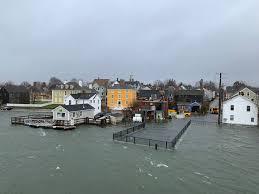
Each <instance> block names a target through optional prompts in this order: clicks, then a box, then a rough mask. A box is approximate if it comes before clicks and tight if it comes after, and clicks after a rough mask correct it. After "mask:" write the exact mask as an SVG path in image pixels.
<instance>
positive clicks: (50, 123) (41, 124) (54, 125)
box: [11, 115, 111, 130]
mask: <svg viewBox="0 0 259 194" xmlns="http://www.w3.org/2000/svg"><path fill="white" fill-rule="evenodd" d="M110 123H111V120H110V118H107V117H102V118H99V119H91V118H80V119H74V120H73V124H71V122H68V121H54V120H53V117H52V115H27V116H16V117H11V124H12V125H25V126H29V127H34V128H49V129H57V130H72V129H75V128H76V127H77V126H78V125H84V124H85V125H87V124H88V125H97V126H101V127H103V126H106V125H107V124H110Z"/></svg>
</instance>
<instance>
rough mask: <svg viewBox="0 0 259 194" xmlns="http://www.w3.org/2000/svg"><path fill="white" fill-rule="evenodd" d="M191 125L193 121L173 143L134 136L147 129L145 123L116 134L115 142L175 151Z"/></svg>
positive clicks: (181, 131)
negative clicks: (137, 132) (135, 133)
mask: <svg viewBox="0 0 259 194" xmlns="http://www.w3.org/2000/svg"><path fill="white" fill-rule="evenodd" d="M190 124H191V120H190V121H188V122H187V124H186V125H185V126H184V127H183V128H182V129H181V130H180V131H179V133H178V134H177V136H175V137H174V139H173V140H172V141H162V140H155V139H149V138H143V137H134V136H132V134H133V133H134V132H136V131H139V130H140V129H142V128H145V123H141V124H140V125H137V126H134V127H131V128H128V129H125V130H122V131H119V132H117V133H114V134H113V140H118V141H124V142H128V143H133V144H139V145H146V146H149V147H154V148H155V149H158V148H165V149H173V148H174V147H175V145H176V143H177V142H178V140H179V139H180V138H181V136H182V135H183V134H184V132H185V131H186V130H187V128H188V127H189V126H190Z"/></svg>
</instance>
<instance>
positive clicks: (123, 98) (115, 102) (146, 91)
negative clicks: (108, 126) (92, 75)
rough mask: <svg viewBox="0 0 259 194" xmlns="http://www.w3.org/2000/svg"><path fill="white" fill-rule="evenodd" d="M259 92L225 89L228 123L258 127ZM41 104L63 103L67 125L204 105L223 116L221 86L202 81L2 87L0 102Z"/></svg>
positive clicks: (166, 114)
mask: <svg viewBox="0 0 259 194" xmlns="http://www.w3.org/2000/svg"><path fill="white" fill-rule="evenodd" d="M233 86H234V85H233ZM258 93H259V90H258V89H256V88H252V87H243V88H239V89H238V90H237V89H235V88H234V89H233V87H228V88H227V89H226V90H225V91H224V103H223V106H222V110H223V111H222V122H223V123H230V124H245V125H258V105H259V97H258ZM37 102H52V104H55V105H58V106H57V108H55V109H54V110H53V114H55V115H54V118H55V119H58V120H60V121H61V122H63V121H66V120H73V119H77V118H85V117H86V116H87V117H88V118H93V117H94V116H95V115H97V114H100V113H102V112H112V113H114V114H118V113H120V114H123V115H124V116H128V115H127V113H128V112H131V113H141V114H142V116H144V117H145V118H147V119H164V118H170V117H172V116H173V115H175V114H177V113H183V114H185V113H187V114H188V115H190V114H191V113H196V112H202V111H203V110H204V107H205V111H209V112H210V113H214V114H218V113H219V100H218V95H217V89H216V88H215V85H214V87H213V85H209V86H206V85H204V84H203V81H202V80H201V81H200V82H199V84H198V85H197V86H196V87H193V86H190V85H184V84H182V83H181V84H179V85H177V84H176V83H175V82H174V81H173V80H171V82H168V84H167V85H165V84H162V83H159V82H158V83H156V84H154V85H151V84H148V85H147V84H146V85H145V84H143V83H141V82H139V81H135V80H134V79H132V77H131V78H130V79H129V80H128V81H125V80H122V79H120V80H119V79H117V80H114V81H113V80H109V79H101V78H97V79H94V80H93V81H92V82H91V83H86V84H83V82H82V81H79V82H77V81H71V82H65V83H62V82H61V81H59V82H56V83H54V84H53V83H52V84H51V86H50V84H49V85H47V84H46V83H45V82H34V83H33V84H32V85H31V86H29V85H25V84H24V85H20V86H17V85H12V84H6V85H4V86H0V104H6V103H14V104H15V103H17V104H28V103H37ZM207 109H208V110H207ZM129 117H131V118H132V115H131V116H129Z"/></svg>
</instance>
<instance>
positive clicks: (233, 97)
mask: <svg viewBox="0 0 259 194" xmlns="http://www.w3.org/2000/svg"><path fill="white" fill-rule="evenodd" d="M238 97H240V98H243V99H245V100H246V101H249V102H251V103H252V104H254V105H255V106H256V107H257V104H255V102H253V101H251V100H249V99H248V98H247V97H244V96H240V95H237V96H232V97H231V98H229V99H228V100H225V101H223V104H225V103H227V102H228V101H230V100H233V99H235V98H238Z"/></svg>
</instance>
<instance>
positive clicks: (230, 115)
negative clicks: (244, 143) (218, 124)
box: [222, 95, 258, 125]
mask: <svg viewBox="0 0 259 194" xmlns="http://www.w3.org/2000/svg"><path fill="white" fill-rule="evenodd" d="M222 118H223V121H222V122H223V123H228V124H240V125H258V107H257V106H256V104H255V103H254V102H252V101H251V100H249V99H248V98H246V97H243V96H240V95H238V96H234V97H233V98H230V99H229V100H227V101H225V102H224V103H223V116H222Z"/></svg>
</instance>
